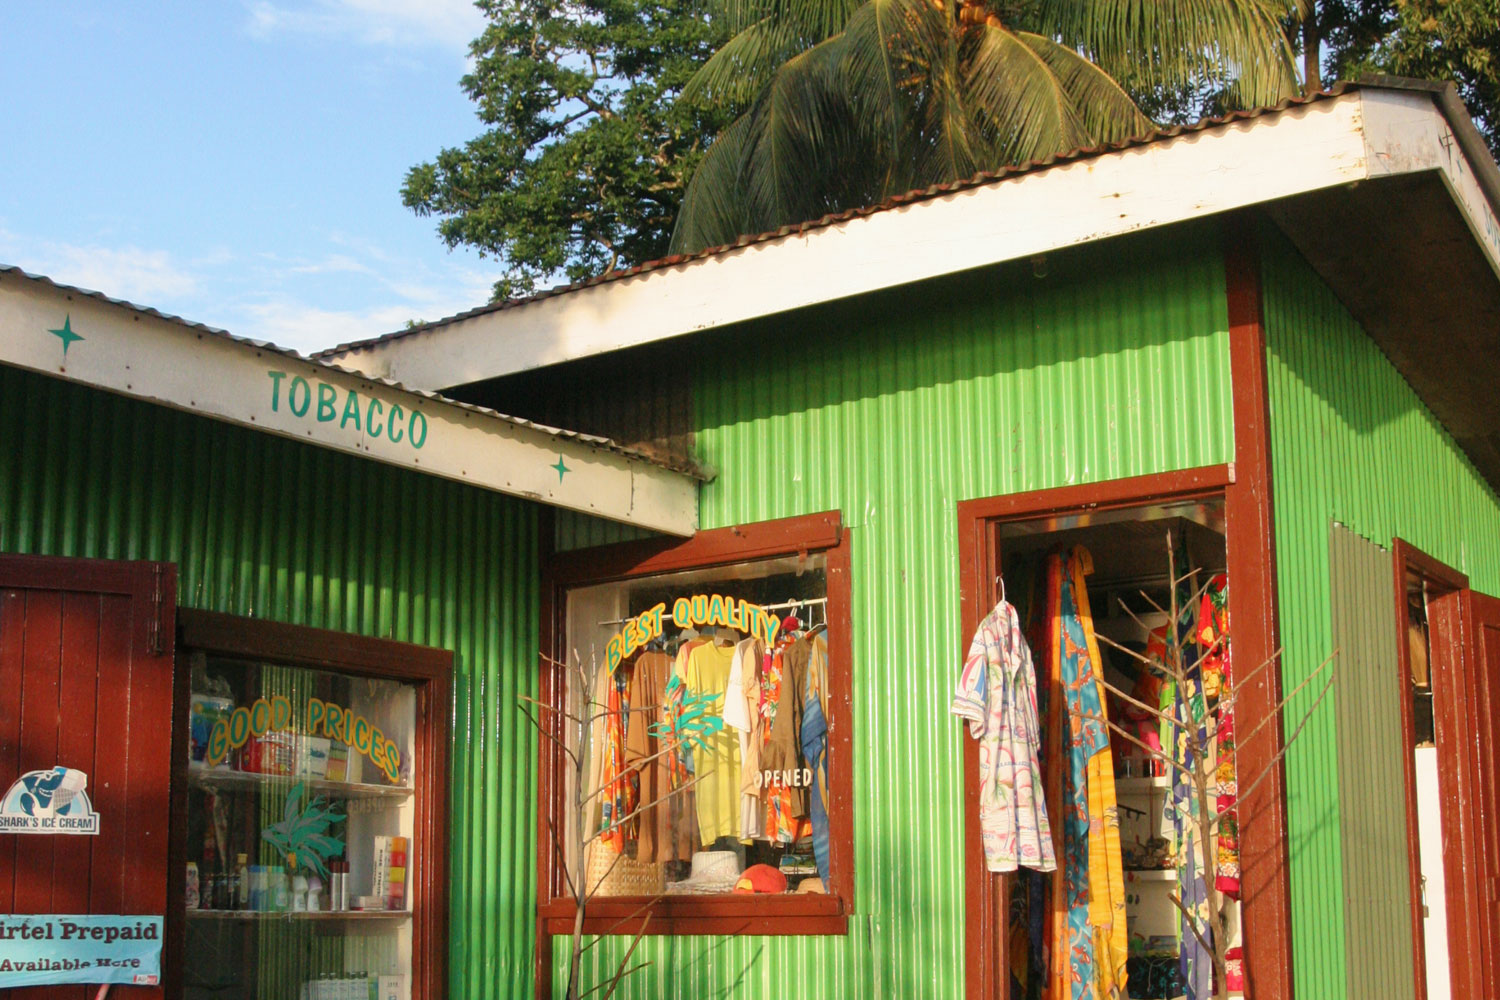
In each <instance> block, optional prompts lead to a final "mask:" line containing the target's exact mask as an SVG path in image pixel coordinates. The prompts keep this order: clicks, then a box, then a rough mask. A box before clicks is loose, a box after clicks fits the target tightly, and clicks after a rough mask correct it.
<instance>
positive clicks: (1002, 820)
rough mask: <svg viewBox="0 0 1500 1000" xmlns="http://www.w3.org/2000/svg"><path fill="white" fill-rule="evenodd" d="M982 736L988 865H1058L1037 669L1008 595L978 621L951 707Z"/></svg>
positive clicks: (982, 814) (1004, 868) (982, 817)
mask: <svg viewBox="0 0 1500 1000" xmlns="http://www.w3.org/2000/svg"><path fill="white" fill-rule="evenodd" d="M950 711H952V712H953V714H954V715H956V716H958V717H959V718H961V719H967V720H968V722H969V733H970V735H972V736H973V737H974V738H975V739H977V740H979V828H980V832H981V833H982V834H983V837H984V860H985V867H986V868H988V869H989V870H990V871H992V872H1013V871H1015V870H1016V868H1017V867H1018V866H1021V865H1024V866H1026V867H1027V868H1034V869H1036V870H1037V871H1041V872H1050V871H1054V870H1055V869H1056V868H1057V859H1056V857H1055V855H1054V853H1053V849H1052V828H1051V826H1050V825H1049V824H1048V823H1047V805H1046V802H1045V801H1044V800H1043V791H1042V790H1043V784H1042V769H1041V766H1040V763H1039V761H1038V757H1037V754H1038V750H1039V748H1040V747H1041V734H1040V732H1039V729H1038V726H1037V716H1036V671H1035V670H1034V669H1033V667H1032V665H1031V649H1030V648H1029V647H1028V646H1027V645H1026V640H1025V639H1024V638H1023V637H1022V635H1021V624H1020V621H1019V619H1018V618H1017V616H1016V609H1015V608H1013V607H1011V605H1010V604H1008V603H1006V602H1005V601H1001V602H1000V603H999V604H997V605H996V606H995V610H994V611H991V612H990V613H989V616H988V617H986V618H985V620H984V621H983V622H982V623H980V626H979V630H978V631H977V632H975V633H974V641H973V643H972V644H971V645H970V646H969V655H968V658H967V659H965V660H964V668H963V673H962V674H961V675H960V676H959V679H958V688H957V690H956V691H955V692H954V694H953V705H952V707H951V709H950Z"/></svg>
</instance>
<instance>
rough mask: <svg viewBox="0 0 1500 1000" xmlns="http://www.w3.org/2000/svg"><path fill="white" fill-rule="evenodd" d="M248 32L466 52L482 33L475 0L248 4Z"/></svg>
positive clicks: (320, 0) (266, 0)
mask: <svg viewBox="0 0 1500 1000" xmlns="http://www.w3.org/2000/svg"><path fill="white" fill-rule="evenodd" d="M249 14H250V20H249V23H248V24H247V26H246V27H247V30H248V31H249V32H250V34H251V35H253V36H255V37H257V38H269V37H271V36H273V35H276V34H280V33H283V32H292V33H297V34H313V35H336V36H341V37H346V38H352V39H354V40H356V41H358V42H362V43H365V44H367V45H388V46H409V45H414V44H436V45H442V46H445V47H455V48H459V49H463V50H466V49H467V48H468V45H469V42H471V41H473V40H474V39H475V38H476V37H478V36H479V34H480V32H482V31H483V30H484V15H483V14H481V13H480V12H479V11H478V10H477V9H476V8H475V7H474V5H473V3H472V2H471V0H305V2H303V3H300V4H298V5H296V6H282V5H279V4H276V3H272V2H270V0H256V2H254V3H252V4H250V5H249Z"/></svg>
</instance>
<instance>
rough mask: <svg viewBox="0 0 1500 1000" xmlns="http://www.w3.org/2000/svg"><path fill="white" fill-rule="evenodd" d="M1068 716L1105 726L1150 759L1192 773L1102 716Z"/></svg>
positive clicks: (1073, 714)
mask: <svg viewBox="0 0 1500 1000" xmlns="http://www.w3.org/2000/svg"><path fill="white" fill-rule="evenodd" d="M1068 714H1069V715H1071V716H1072V717H1073V718H1075V719H1089V720H1092V721H1094V722H1102V723H1104V724H1105V725H1106V726H1108V727H1109V728H1110V729H1111V730H1113V731H1114V732H1116V733H1119V734H1120V735H1121V736H1123V737H1125V738H1126V739H1127V740H1129V741H1130V742H1132V743H1134V744H1135V745H1136V746H1138V747H1140V748H1141V749H1142V750H1144V751H1146V753H1148V754H1150V755H1151V756H1152V757H1155V758H1156V759H1157V760H1164V761H1166V762H1167V763H1168V764H1171V765H1172V766H1173V767H1175V768H1177V770H1179V771H1182V772H1183V773H1185V774H1192V773H1193V772H1192V771H1190V770H1188V769H1187V768H1186V767H1184V766H1183V765H1181V764H1179V763H1178V762H1177V761H1176V760H1174V759H1173V758H1172V757H1170V756H1169V755H1167V754H1165V753H1163V752H1162V751H1160V750H1153V749H1152V748H1151V747H1150V746H1148V745H1147V744H1145V743H1143V742H1141V741H1140V740H1138V739H1136V738H1135V737H1134V736H1132V735H1131V734H1130V733H1128V732H1126V731H1125V729H1124V728H1122V727H1121V726H1118V725H1116V724H1115V723H1113V722H1111V721H1110V720H1108V719H1106V718H1105V717H1104V716H1102V715H1095V714H1094V713H1092V712H1074V711H1073V710H1071V709H1069V710H1068Z"/></svg>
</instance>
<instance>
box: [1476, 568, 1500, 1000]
mask: <svg viewBox="0 0 1500 1000" xmlns="http://www.w3.org/2000/svg"><path fill="white" fill-rule="evenodd" d="M1469 593H1470V608H1471V620H1472V621H1473V623H1474V664H1473V679H1474V687H1475V691H1474V694H1475V696H1476V697H1475V698H1474V703H1473V706H1472V711H1473V716H1472V725H1473V726H1474V731H1475V734H1476V737H1477V738H1476V739H1474V740H1473V741H1472V744H1471V745H1473V746H1474V747H1475V748H1476V749H1477V750H1478V753H1477V754H1476V755H1475V756H1476V759H1475V764H1476V772H1477V773H1475V774H1473V776H1472V780H1473V782H1474V788H1475V791H1476V793H1477V794H1476V796H1475V797H1476V798H1477V799H1478V800H1479V801H1478V804H1479V806H1480V809H1481V810H1482V812H1481V816H1482V822H1481V826H1482V831H1481V833H1482V835H1481V837H1479V838H1478V842H1479V846H1480V847H1481V848H1482V849H1483V851H1484V857H1483V859H1482V860H1481V863H1480V866H1479V869H1480V871H1481V872H1482V875H1481V878H1482V879H1483V882H1482V883H1481V885H1480V886H1479V898H1480V906H1481V919H1480V921H1479V925H1480V932H1481V934H1482V935H1483V942H1484V944H1483V949H1484V954H1487V955H1489V956H1492V957H1493V956H1495V955H1500V829H1497V822H1500V748H1497V747H1496V746H1495V738H1496V727H1497V724H1500V600H1497V599H1496V598H1493V597H1490V596H1488V595H1486V594H1479V593H1475V592H1473V591H1470V592H1469ZM1486 964H1487V965H1488V964H1489V963H1486ZM1491 976H1492V978H1491V987H1492V988H1493V987H1496V986H1500V977H1497V976H1494V974H1493V972H1491Z"/></svg>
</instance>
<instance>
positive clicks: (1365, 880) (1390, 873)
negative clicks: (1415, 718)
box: [1328, 523, 1416, 1000]
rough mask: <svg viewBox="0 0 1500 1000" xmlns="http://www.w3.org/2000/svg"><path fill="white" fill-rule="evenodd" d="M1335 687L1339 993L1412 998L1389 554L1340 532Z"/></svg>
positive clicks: (1332, 533) (1331, 546)
mask: <svg viewBox="0 0 1500 1000" xmlns="http://www.w3.org/2000/svg"><path fill="white" fill-rule="evenodd" d="M1328 575H1329V598H1330V600H1331V602H1332V603H1331V608H1332V624H1333V632H1332V637H1333V646H1334V649H1336V650H1338V651H1339V657H1338V660H1337V662H1336V664H1335V669H1336V670H1337V671H1338V680H1337V681H1336V688H1335V691H1334V694H1333V700H1334V703H1335V705H1336V706H1337V714H1338V734H1339V738H1338V743H1339V753H1338V757H1339V772H1338V773H1339V781H1338V788H1339V827H1340V841H1341V843H1342V847H1343V850H1342V855H1343V858H1342V860H1343V875H1344V905H1345V915H1346V918H1345V919H1346V923H1345V930H1344V953H1345V956H1346V958H1345V961H1346V964H1347V970H1348V971H1347V973H1346V975H1347V977H1348V983H1349V995H1350V996H1353V997H1374V996H1379V997H1385V998H1389V1000H1402V998H1403V997H1412V996H1415V993H1416V987H1415V979H1414V962H1415V955H1414V949H1413V947H1412V938H1411V889H1410V883H1409V882H1408V858H1407V829H1406V809H1405V808H1404V800H1403V798H1402V796H1401V794H1400V791H1401V784H1402V781H1403V780H1404V776H1405V770H1404V761H1403V760H1402V757H1403V754H1404V753H1405V741H1404V740H1403V739H1402V737H1401V731H1402V730H1401V702H1400V697H1401V693H1402V690H1403V687H1402V685H1401V683H1400V680H1401V679H1400V677H1399V675H1398V669H1397V661H1396V655H1397V647H1396V639H1397V635H1396V574H1395V569H1394V567H1393V565H1392V563H1391V556H1390V553H1389V552H1387V551H1386V550H1385V549H1382V548H1381V547H1380V546H1378V545H1375V544H1374V543H1373V542H1368V541H1366V540H1365V539H1363V538H1361V537H1360V536H1359V535H1357V534H1355V533H1354V532H1352V531H1350V530H1349V529H1348V528H1346V527H1344V526H1343V525H1341V524H1337V523H1335V524H1333V525H1331V526H1330V527H1329V531H1328Z"/></svg>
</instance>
